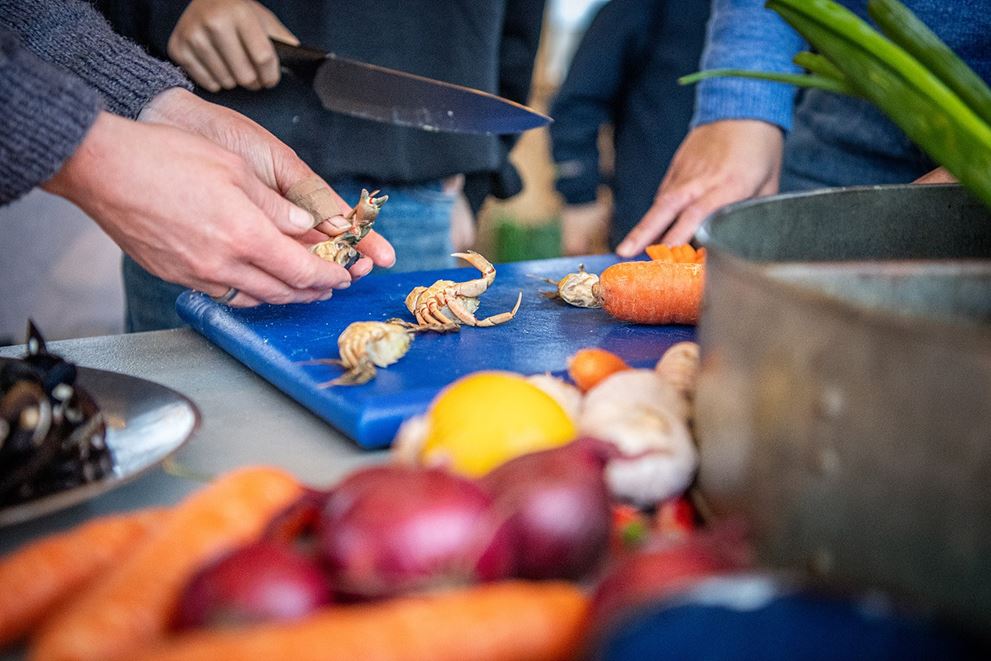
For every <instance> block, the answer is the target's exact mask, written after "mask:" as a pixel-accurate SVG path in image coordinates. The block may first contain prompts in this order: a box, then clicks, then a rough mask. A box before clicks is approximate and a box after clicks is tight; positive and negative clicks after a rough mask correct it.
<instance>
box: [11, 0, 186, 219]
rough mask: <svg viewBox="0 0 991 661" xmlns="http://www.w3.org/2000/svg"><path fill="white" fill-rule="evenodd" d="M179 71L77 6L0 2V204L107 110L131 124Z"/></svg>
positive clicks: (58, 160) (35, 0)
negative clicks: (101, 111) (103, 110)
mask: <svg viewBox="0 0 991 661" xmlns="http://www.w3.org/2000/svg"><path fill="white" fill-rule="evenodd" d="M177 86H181V87H186V88H190V85H189V82H188V81H187V80H186V78H185V76H183V74H182V72H181V71H179V70H178V69H177V68H175V67H174V66H172V65H170V64H167V63H165V62H162V61H160V60H157V59H155V58H153V57H151V56H150V55H148V54H147V53H145V52H144V51H143V50H142V49H141V48H140V47H138V46H137V45H135V44H134V43H132V42H130V41H128V40H127V39H124V38H123V37H120V36H118V35H116V34H114V33H113V31H112V30H111V29H110V26H109V25H108V24H107V22H106V21H105V20H104V19H103V17H102V16H101V15H100V14H99V13H97V12H96V11H95V10H94V9H93V8H92V7H90V6H89V5H88V4H86V3H85V2H81V1H80V0H0V205H2V204H6V203H8V202H11V201H12V200H15V199H17V198H18V197H20V196H21V195H23V194H24V193H26V192H28V191H29V190H31V189H32V188H33V187H35V186H37V185H38V184H40V183H43V182H45V181H47V180H48V179H49V178H50V177H51V176H52V175H54V174H55V173H56V172H57V171H58V169H59V168H60V167H61V166H62V163H63V162H65V160H66V159H67V158H68V157H69V156H70V155H71V154H72V153H73V152H74V151H75V150H76V148H77V147H78V146H79V143H80V142H82V139H83V137H84V136H85V135H86V132H87V131H88V130H89V127H90V125H91V124H92V123H93V121H94V120H95V119H96V116H97V114H98V113H99V112H100V110H102V109H106V110H109V111H110V112H113V113H115V114H118V115H121V116H124V117H129V118H134V117H137V115H138V113H139V112H141V109H142V108H143V107H144V105H145V104H146V103H147V102H148V101H150V100H151V99H152V97H154V96H155V95H156V94H158V93H159V92H161V91H163V90H165V89H167V88H169V87H177Z"/></svg>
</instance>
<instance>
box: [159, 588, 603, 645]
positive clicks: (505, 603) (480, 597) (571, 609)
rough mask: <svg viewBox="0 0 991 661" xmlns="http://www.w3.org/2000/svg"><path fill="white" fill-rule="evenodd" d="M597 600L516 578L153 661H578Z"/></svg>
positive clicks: (331, 612) (321, 616)
mask: <svg viewBox="0 0 991 661" xmlns="http://www.w3.org/2000/svg"><path fill="white" fill-rule="evenodd" d="M586 609H587V601H586V598H585V596H584V595H583V594H582V592H581V591H580V590H579V589H578V588H577V587H575V586H573V585H571V584H569V583H552V582H546V583H527V582H523V581H506V582H502V583H490V584H488V585H481V586H476V587H472V588H465V589H461V590H456V591H451V592H444V593H438V594H433V595H427V596H419V597H404V598H400V599H392V600H389V601H384V602H380V603H377V604H367V605H360V606H330V607H328V608H325V609H323V610H321V611H320V612H318V613H315V614H314V615H311V616H310V617H308V618H306V619H304V620H300V621H298V622H294V623H291V624H267V625H262V626H258V627H254V628H249V629H243V630H217V631H200V632H194V633H190V634H187V635H184V636H181V637H179V638H177V639H175V640H174V641H170V642H168V643H166V644H165V645H164V646H162V647H159V648H158V649H156V650H152V651H151V653H150V654H148V655H147V656H142V658H143V659H145V661H199V660H202V661H218V660H220V661H225V660H233V659H238V660H239V661H242V660H251V659H259V660H262V659H264V660H268V659H292V660H293V661H308V660H310V659H312V660H313V661H356V660H358V659H360V660H361V661H422V660H423V659H430V660H431V661H558V660H560V661H564V660H566V659H573V658H575V652H576V649H577V646H578V641H579V638H580V637H581V634H582V628H583V627H582V624H583V618H584V616H585V614H586Z"/></svg>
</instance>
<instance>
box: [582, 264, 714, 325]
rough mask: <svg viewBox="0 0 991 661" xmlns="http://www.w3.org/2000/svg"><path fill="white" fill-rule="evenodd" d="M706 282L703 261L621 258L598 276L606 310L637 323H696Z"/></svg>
mask: <svg viewBox="0 0 991 661" xmlns="http://www.w3.org/2000/svg"><path fill="white" fill-rule="evenodd" d="M704 284H705V266H704V265H703V264H676V263H668V262H659V261H650V262H621V263H619V264H613V265H612V266H610V267H609V268H607V269H606V270H605V271H603V272H602V274H601V275H600V276H599V284H598V295H599V297H600V298H601V299H602V307H603V308H605V310H606V312H608V313H609V314H611V315H612V316H614V317H616V318H617V319H623V320H624V321H632V322H634V323H637V324H695V323H697V322H698V319H699V312H700V308H701V305H702V289H703V286H704Z"/></svg>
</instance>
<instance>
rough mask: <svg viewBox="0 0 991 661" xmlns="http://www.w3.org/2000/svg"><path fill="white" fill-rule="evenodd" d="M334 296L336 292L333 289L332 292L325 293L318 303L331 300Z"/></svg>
mask: <svg viewBox="0 0 991 661" xmlns="http://www.w3.org/2000/svg"><path fill="white" fill-rule="evenodd" d="M333 295H334V290H333V289H331V290H330V291H329V292H327V293H325V294H323V295H322V296H321V297H320V298H318V299H317V300H318V301H326V300H327V299H329V298H330V297H331V296H333Z"/></svg>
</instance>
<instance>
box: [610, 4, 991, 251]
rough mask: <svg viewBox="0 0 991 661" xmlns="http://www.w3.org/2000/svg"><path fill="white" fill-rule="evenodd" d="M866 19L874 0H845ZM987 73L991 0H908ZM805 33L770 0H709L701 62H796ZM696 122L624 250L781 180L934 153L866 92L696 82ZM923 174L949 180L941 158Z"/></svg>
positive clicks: (879, 168) (867, 177) (807, 182)
mask: <svg viewBox="0 0 991 661" xmlns="http://www.w3.org/2000/svg"><path fill="white" fill-rule="evenodd" d="M840 4H842V5H844V6H846V7H847V8H848V9H850V10H851V11H853V12H855V13H856V14H858V15H859V16H860V17H861V18H864V19H867V18H868V16H867V2H866V0H842V1H841V2H840ZM905 5H906V6H907V7H908V8H909V9H910V10H911V11H913V12H914V13H915V14H916V15H917V16H918V17H919V18H920V19H921V20H922V21H923V22H924V23H926V24H927V25H928V26H929V27H930V28H931V29H932V30H933V31H934V32H935V33H936V34H937V35H938V36H939V37H940V39H942V40H943V41H944V42H946V44H947V45H948V46H949V47H950V48H951V49H953V50H954V51H956V52H957V54H958V55H960V57H961V58H962V59H963V60H964V61H965V62H966V63H967V64H968V65H969V66H970V67H971V68H973V69H974V71H975V72H977V74H978V75H979V76H981V77H982V78H984V80H986V81H988V80H991V37H989V35H991V0H972V1H969V2H940V1H939V0H905ZM804 48H806V44H805V42H804V40H803V39H802V37H801V36H800V35H799V34H798V33H797V32H795V31H794V30H793V29H792V28H791V27H790V26H789V25H788V24H787V23H785V22H784V21H783V20H782V19H781V18H780V17H779V16H778V15H777V14H775V13H774V12H772V11H770V10H768V9H765V8H764V1H763V0H713V3H712V18H711V19H710V21H709V28H708V35H707V42H706V48H705V54H704V56H703V59H702V67H701V68H702V69H722V68H729V69H747V70H753V71H774V72H779V73H797V72H799V71H800V70H799V68H798V67H797V66H795V64H794V63H793V62H792V58H793V57H794V56H795V54H796V53H798V52H799V51H801V50H803V49H804ZM696 93H697V96H696V105H695V115H694V117H693V118H692V124H691V126H692V129H691V131H690V132H689V134H688V136H687V137H686V138H685V140H684V142H682V144H681V146H680V147H679V148H678V153H677V154H676V155H675V157H674V160H673V161H672V163H671V166H670V167H669V168H668V171H667V173H666V174H665V176H664V180H663V182H662V183H661V185H660V187H659V188H658V189H657V195H656V198H655V200H654V204H653V206H652V207H651V209H650V210H649V211H648V212H647V214H646V215H645V216H644V217H643V219H642V220H641V221H640V223H639V224H638V225H637V226H636V227H635V228H634V229H633V230H632V231H631V232H630V234H629V235H628V236H627V237H626V238H625V239H624V240H623V242H622V243H621V244H620V245H619V247H618V248H617V250H616V252H617V253H618V254H619V255H621V256H623V257H632V256H634V255H636V254H638V253H640V252H641V251H643V249H644V248H645V247H646V246H647V245H648V244H650V243H652V242H654V241H656V240H658V239H660V240H662V241H663V242H664V243H668V244H678V243H685V242H687V241H688V240H689V239H691V238H692V236H694V234H695V232H696V231H697V230H698V228H699V227H700V226H701V224H702V221H703V220H704V219H705V218H706V217H707V216H708V215H709V214H710V213H712V212H713V211H715V210H716V209H719V208H720V207H722V206H725V205H727V204H731V203H733V202H737V201H739V200H744V199H747V198H749V197H755V196H761V195H770V194H773V193H776V192H778V191H779V190H781V191H784V192H788V191H801V190H812V189H816V188H827V187H836V186H852V185H870V184H894V183H908V182H910V181H913V180H917V179H918V178H920V177H922V176H923V175H926V173H929V172H932V171H933V168H934V167H935V164H934V163H933V162H932V160H931V159H930V158H929V157H928V156H927V155H926V154H925V153H923V151H922V150H921V149H919V148H918V147H916V146H915V145H914V144H913V143H912V142H911V140H909V139H908V137H907V136H906V135H905V134H904V133H903V132H902V131H901V129H899V128H898V127H897V126H895V124H893V123H892V122H891V121H890V120H888V119H887V118H886V117H885V116H884V115H883V114H882V113H881V111H879V110H878V109H876V108H874V107H873V106H872V105H871V104H870V103H868V102H867V101H865V100H863V99H857V98H852V97H847V96H841V95H838V94H833V93H831V92H826V91H823V90H818V89H813V90H803V91H801V92H797V91H796V89H795V88H794V86H791V85H784V84H782V83H776V82H768V81H762V80H749V79H741V78H723V79H715V80H706V81H703V82H701V83H699V84H698V86H697V91H696ZM935 172H936V174H933V175H927V177H928V178H927V179H926V181H940V180H946V177H945V174H939V173H945V171H943V170H936V171H935Z"/></svg>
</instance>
